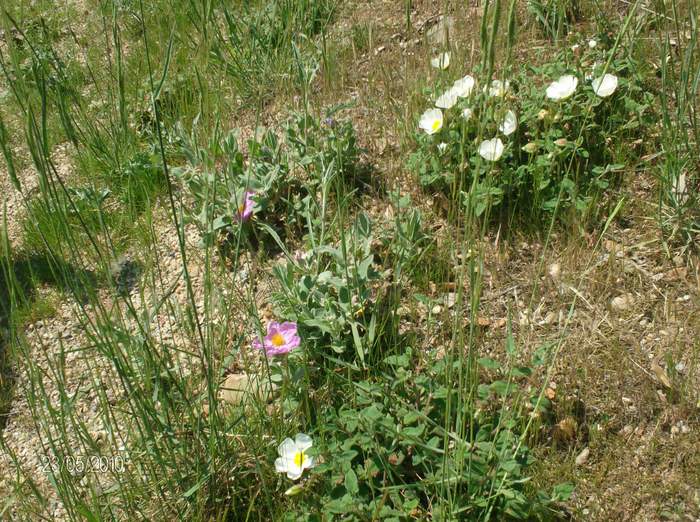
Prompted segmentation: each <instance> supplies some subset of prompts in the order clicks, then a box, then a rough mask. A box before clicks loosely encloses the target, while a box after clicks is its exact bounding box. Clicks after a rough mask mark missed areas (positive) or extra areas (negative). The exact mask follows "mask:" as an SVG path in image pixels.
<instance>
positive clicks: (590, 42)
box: [588, 38, 598, 49]
mask: <svg viewBox="0 0 700 522" xmlns="http://www.w3.org/2000/svg"><path fill="white" fill-rule="evenodd" d="M596 45H598V42H596V41H595V40H594V39H593V38H591V39H590V40H588V47H590V48H591V49H595V47H596Z"/></svg>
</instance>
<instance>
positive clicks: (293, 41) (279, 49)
mask: <svg viewBox="0 0 700 522" xmlns="http://www.w3.org/2000/svg"><path fill="white" fill-rule="evenodd" d="M334 10H335V1H334V0H302V1H294V0H274V1H263V0H259V1H256V2H253V3H246V4H241V5H239V7H238V9H237V10H236V11H233V10H231V9H229V8H227V7H224V8H223V10H222V11H223V22H224V24H225V25H224V27H225V32H221V33H219V34H218V41H217V42H216V44H215V45H214V47H213V52H214V54H215V55H216V57H217V59H218V60H219V62H220V63H221V65H222V66H223V67H224V68H225V70H226V72H227V73H228V75H229V78H230V79H231V81H233V82H234V85H235V87H236V91H237V93H238V95H239V96H240V97H241V98H242V100H243V101H250V100H254V101H255V102H256V103H258V104H259V103H261V102H263V101H264V100H266V99H269V97H270V96H271V95H272V94H273V93H274V92H275V91H276V90H277V89H279V88H280V86H282V85H283V84H284V83H285V82H290V81H294V80H295V79H296V73H295V70H296V68H297V67H298V63H297V62H298V60H297V58H296V57H295V51H294V49H295V47H296V48H304V49H308V50H309V52H307V53H304V56H305V58H307V59H310V60H314V55H315V54H316V51H315V49H316V47H315V45H314V44H313V41H312V40H311V39H312V38H313V37H315V36H316V35H318V34H321V33H322V32H323V31H324V30H325V28H326V26H327V25H328V24H329V22H330V20H331V18H332V16H333V12H334Z"/></svg>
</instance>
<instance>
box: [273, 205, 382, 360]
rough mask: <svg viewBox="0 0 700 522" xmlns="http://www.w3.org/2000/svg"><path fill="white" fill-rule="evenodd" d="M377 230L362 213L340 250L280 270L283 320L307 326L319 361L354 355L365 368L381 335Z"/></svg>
mask: <svg viewBox="0 0 700 522" xmlns="http://www.w3.org/2000/svg"><path fill="white" fill-rule="evenodd" d="M371 249H372V227H371V223H370V220H369V218H368V217H367V216H366V215H365V214H360V215H359V217H358V218H357V221H356V222H355V225H354V226H353V227H352V228H351V230H350V231H349V233H347V234H345V236H344V237H343V238H342V239H341V243H340V245H338V246H336V247H333V246H330V245H319V246H317V247H316V248H315V249H314V251H312V252H310V253H309V254H307V255H304V256H301V258H300V259H298V261H290V262H288V263H287V264H286V266H281V265H280V266H276V267H275V275H276V276H277V279H278V281H279V283H280V291H279V293H277V295H276V297H275V301H276V303H277V305H278V307H279V308H280V311H281V315H282V316H283V317H286V318H288V319H292V320H294V321H296V322H297V323H299V324H300V325H302V326H303V327H304V339H305V341H306V342H307V343H308V344H307V345H308V346H310V352H311V353H312V355H313V356H316V357H318V356H322V355H323V354H324V353H325V354H332V353H335V354H343V353H346V352H347V353H351V354H354V355H355V356H356V357H355V360H356V361H358V362H361V363H362V364H364V363H365V359H366V358H367V356H368V352H369V350H370V349H371V347H372V345H373V343H374V341H375V334H376V324H377V317H376V316H375V315H374V305H375V304H376V301H377V296H376V290H375V287H376V282H377V281H378V279H379V277H380V274H379V272H378V271H377V269H376V267H375V266H374V255H373V254H372V252H371Z"/></svg>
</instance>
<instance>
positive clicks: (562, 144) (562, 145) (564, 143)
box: [554, 138, 569, 147]
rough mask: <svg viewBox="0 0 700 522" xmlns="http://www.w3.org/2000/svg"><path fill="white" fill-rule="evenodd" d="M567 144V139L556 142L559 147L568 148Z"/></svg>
mask: <svg viewBox="0 0 700 522" xmlns="http://www.w3.org/2000/svg"><path fill="white" fill-rule="evenodd" d="M567 143H569V142H568V141H567V140H566V138H559V139H558V140H556V141H555V142H554V144H555V145H556V146H557V147H566V144H567Z"/></svg>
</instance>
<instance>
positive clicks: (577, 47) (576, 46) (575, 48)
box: [571, 44, 581, 52]
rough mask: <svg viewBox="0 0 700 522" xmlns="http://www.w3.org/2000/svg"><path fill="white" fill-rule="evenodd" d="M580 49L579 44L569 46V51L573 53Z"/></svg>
mask: <svg viewBox="0 0 700 522" xmlns="http://www.w3.org/2000/svg"><path fill="white" fill-rule="evenodd" d="M580 47H581V46H580V45H579V44H574V45H572V46H571V50H572V51H573V52H576V51H578V50H579V48H580Z"/></svg>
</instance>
